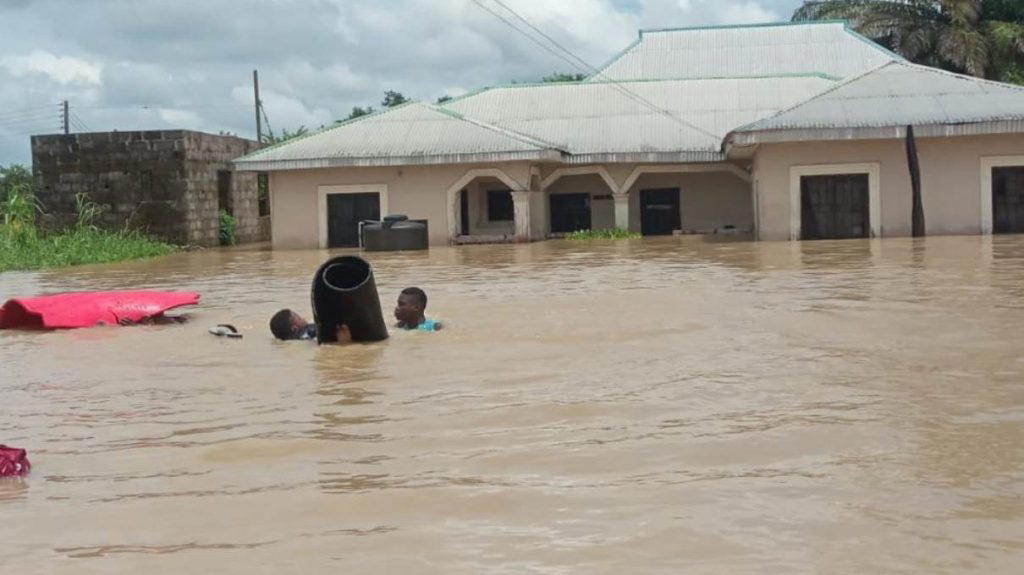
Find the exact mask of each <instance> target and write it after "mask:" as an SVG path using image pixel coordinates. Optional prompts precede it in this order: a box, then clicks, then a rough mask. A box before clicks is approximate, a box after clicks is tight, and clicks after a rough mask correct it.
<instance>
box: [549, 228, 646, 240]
mask: <svg viewBox="0 0 1024 575" xmlns="http://www.w3.org/2000/svg"><path fill="white" fill-rule="evenodd" d="M565 237H566V239H570V240H632V239H636V238H639V237H640V234H638V233H636V232H631V231H629V230H624V229H622V228H612V229H609V230H579V231H577V232H572V233H570V234H568V235H566V236H565Z"/></svg>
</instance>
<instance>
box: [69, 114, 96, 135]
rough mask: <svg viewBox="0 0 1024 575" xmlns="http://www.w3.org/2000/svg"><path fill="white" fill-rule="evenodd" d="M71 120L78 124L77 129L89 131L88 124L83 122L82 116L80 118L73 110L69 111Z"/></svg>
mask: <svg viewBox="0 0 1024 575" xmlns="http://www.w3.org/2000/svg"><path fill="white" fill-rule="evenodd" d="M71 121H72V122H75V123H76V124H78V126H79V131H81V132H90V131H91V130H90V129H89V126H88V124H86V123H85V120H83V119H82V118H80V117H79V116H78V114H76V113H74V112H73V111H72V112H71Z"/></svg>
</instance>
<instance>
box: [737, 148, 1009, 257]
mask: <svg viewBox="0 0 1024 575" xmlns="http://www.w3.org/2000/svg"><path fill="white" fill-rule="evenodd" d="M917 148H918V159H919V163H920V167H921V196H922V202H923V203H924V213H925V223H926V228H927V233H928V234H929V235H955V234H978V233H980V232H981V219H982V218H981V205H982V202H981V188H982V173H981V169H982V168H981V166H982V159H983V158H986V157H992V156H1024V135H1020V134H1014V135H996V136H972V137H951V138H919V139H918V140H917ZM830 164H878V167H879V186H880V196H881V222H880V223H881V234H882V236H907V235H910V232H911V184H910V171H909V167H908V165H907V155H906V149H905V146H904V142H903V140H861V141H848V142H802V143H783V144H762V145H761V146H760V147H759V148H758V150H757V152H756V155H755V161H754V186H755V189H756V206H757V212H758V218H757V219H758V238H759V239H762V240H785V239H790V234H791V225H790V219H791V212H790V210H791V205H790V191H791V190H790V179H791V178H790V172H791V170H792V169H794V168H796V169H800V168H802V167H806V166H827V165H830ZM795 209H797V210H798V209H799V206H795Z"/></svg>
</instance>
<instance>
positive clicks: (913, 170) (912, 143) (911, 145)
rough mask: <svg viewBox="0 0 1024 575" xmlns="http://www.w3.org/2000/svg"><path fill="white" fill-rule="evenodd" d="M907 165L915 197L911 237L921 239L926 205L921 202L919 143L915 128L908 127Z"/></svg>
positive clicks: (923, 232)
mask: <svg viewBox="0 0 1024 575" xmlns="http://www.w3.org/2000/svg"><path fill="white" fill-rule="evenodd" d="M907 164H908V165H909V166H910V186H911V196H912V197H913V208H912V211H911V216H910V222H911V223H910V226H911V235H913V236H914V237H915V238H920V237H924V236H925V226H924V203H923V202H922V200H921V166H920V164H918V161H917V141H916V140H914V127H913V126H907Z"/></svg>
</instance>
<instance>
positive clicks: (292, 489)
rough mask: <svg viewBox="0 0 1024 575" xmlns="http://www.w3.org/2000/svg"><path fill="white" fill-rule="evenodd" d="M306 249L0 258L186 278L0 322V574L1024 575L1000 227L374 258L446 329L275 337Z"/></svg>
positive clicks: (298, 286) (0, 293)
mask: <svg viewBox="0 0 1024 575" xmlns="http://www.w3.org/2000/svg"><path fill="white" fill-rule="evenodd" d="M327 256H328V252H322V251H321V252H318V251H309V252H287V251H280V252H271V251H260V250H228V251H216V250H214V251H207V252H201V253H191V254H181V255H175V256H171V257H168V258H164V259H160V260H156V261H149V262H135V263H125V264H117V265H108V266H92V267H80V268H73V269H66V270H59V271H45V272H37V273H5V274H3V275H0V298H5V297H10V296H15V295H27V294H35V293H44V292H56V291H69V290H91V289H125V288H132V289H137V288H149V289H187V290H196V291H199V292H201V293H202V294H203V299H202V305H201V306H200V307H198V308H196V309H195V311H193V312H192V313H191V314H190V315H191V317H192V321H191V323H190V324H186V325H175V326H160V327H134V328H115V327H108V328H95V329H88V330H77V331H62V332H53V333H27V332H20V333H14V332H0V364H2V380H0V442H3V443H8V444H12V445H17V446H22V447H26V448H28V449H29V450H30V455H31V458H32V461H33V463H34V465H35V467H34V469H33V473H32V474H31V475H30V476H29V477H28V478H27V479H25V480H23V481H12V480H7V481H4V482H3V483H0V541H2V542H3V554H4V558H3V560H2V563H3V571H4V572H5V573H18V574H26V573H74V574H80V573H111V572H119V573H146V574H151V573H174V574H178V573H190V572H191V573H345V572H358V573H615V574H620V573H683V572H685V573H730V574H735V573H830V574H831V573H965V572H977V573H1019V572H1021V568H1022V565H1024V562H1022V559H1024V354H1022V343H1024V332H1022V330H1024V237H997V238H992V239H984V238H976V237H964V238H929V239H927V240H918V241H914V240H898V239H894V240H883V241H877V240H876V241H864V242H861V241H851V242H817V243H807V244H802V245H801V244H798V243H793V244H790V243H762V244H755V243H706V242H703V241H701V240H699V239H697V238H667V239H663V240H643V241H633V242H607V243H600V242H597V243H569V242H546V243H540V244H533V245H520V246H469V247H462V248H435V249H432V250H430V252H429V253H407V254H379V255H377V254H367V256H368V258H369V259H370V260H371V262H372V263H373V265H374V267H375V270H376V275H377V284H378V287H379V288H380V293H381V300H382V302H384V306H385V308H386V311H387V312H388V313H389V314H390V310H391V308H392V306H393V302H394V300H395V298H396V296H397V294H398V292H399V290H400V289H401V288H402V287H405V286H407V285H419V286H421V287H423V288H425V289H426V290H427V292H428V294H429V296H430V306H429V309H428V312H429V313H428V315H431V316H433V317H436V318H440V319H443V320H445V321H447V323H448V329H447V330H446V331H443V332H439V333H436V334H423V333H394V334H393V337H392V338H391V339H390V340H388V341H386V342H383V343H380V344H374V345H354V346H348V347H338V346H324V347H319V348H318V347H317V346H316V345H314V344H311V343H309V342H275V341H272V340H271V337H270V336H269V333H268V332H267V327H266V326H267V320H268V318H269V316H270V315H271V313H272V312H273V311H275V310H276V309H278V308H280V307H282V306H289V307H294V308H296V309H297V310H299V311H301V312H304V313H305V312H308V310H309V300H308V298H309V284H310V275H311V274H312V272H313V270H314V269H315V268H316V266H317V265H318V264H319V263H320V262H322V261H323V260H324V259H325V258H326V257H327ZM225 321H228V322H232V323H234V324H236V325H237V326H239V328H241V329H242V330H243V332H244V333H245V339H243V340H227V339H222V338H216V337H214V336H212V335H209V334H208V333H207V331H206V330H207V328H209V327H211V326H213V325H215V324H217V323H219V322H225Z"/></svg>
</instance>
